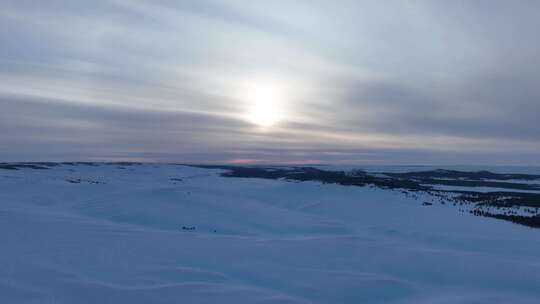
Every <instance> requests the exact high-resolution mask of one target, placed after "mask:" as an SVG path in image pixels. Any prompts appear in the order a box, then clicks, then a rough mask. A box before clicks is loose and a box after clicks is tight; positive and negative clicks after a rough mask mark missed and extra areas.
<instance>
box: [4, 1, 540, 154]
mask: <svg viewBox="0 0 540 304" xmlns="http://www.w3.org/2000/svg"><path fill="white" fill-rule="evenodd" d="M0 8H1V9H0V67H1V69H0V107H1V111H0V140H1V146H2V148H1V149H0V159H1V160H6V161H23V160H109V159H137V160H148V161H176V162H230V163H242V162H244V163H245V162H248V161H249V162H251V163H292V162H296V163H363V164H367V163H422V162H427V163H441V164H442V163H444V164H451V163H459V164H468V163H470V164H477V163H486V164H528V165H531V164H540V158H539V157H538V153H537V152H538V151H539V150H540V124H539V123H538V117H540V86H538V84H537V83H538V79H540V75H539V73H540V72H539V71H540V55H539V54H540V40H538V39H537V38H536V36H537V33H536V31H537V29H538V28H540V4H539V3H538V2H536V1H452V2H448V1H416V2H400V3H386V2H381V1H340V2H339V3H334V2H332V1H317V0H316V1H307V0H306V1H264V2H263V1H250V2H247V1H240V0H230V1H225V0H223V1H219V0H215V1H209V0H205V1H167V0H159V1H145V0H136V1H123V0H110V1H103V0H102V1H91V2H80V1H60V0H55V1H41V2H39V1H24V0H22V1H21V0H19V1H9V0H8V1H4V2H3V3H2V4H0ZM268 84H270V85H271V86H272V87H275V88H276V90H278V91H279V93H280V94H279V96H280V99H282V100H280V101H279V104H280V105H281V107H282V109H280V113H282V117H280V121H279V122H278V123H276V125H274V126H272V127H268V128H262V127H261V126H257V125H254V124H253V123H251V122H250V121H249V119H246V115H247V114H246V113H248V108H249V106H250V100H249V98H247V97H246V88H248V87H250V86H257V85H261V86H265V85H268Z"/></svg>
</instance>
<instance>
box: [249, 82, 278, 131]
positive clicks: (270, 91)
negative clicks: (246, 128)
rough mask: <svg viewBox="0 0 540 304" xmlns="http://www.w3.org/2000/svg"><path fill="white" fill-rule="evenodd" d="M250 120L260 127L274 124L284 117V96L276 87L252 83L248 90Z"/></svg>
mask: <svg viewBox="0 0 540 304" xmlns="http://www.w3.org/2000/svg"><path fill="white" fill-rule="evenodd" d="M245 98H246V101H247V103H248V109H247V113H246V118H247V120H248V121H250V122H252V123H253V124H255V125H258V126H260V127H271V126H274V125H275V124H276V123H278V122H279V121H280V120H281V119H282V112H281V110H282V105H281V103H282V96H280V94H279V90H278V89H277V88H276V87H273V86H270V85H252V86H250V88H249V89H248V90H247V94H246V97H245Z"/></svg>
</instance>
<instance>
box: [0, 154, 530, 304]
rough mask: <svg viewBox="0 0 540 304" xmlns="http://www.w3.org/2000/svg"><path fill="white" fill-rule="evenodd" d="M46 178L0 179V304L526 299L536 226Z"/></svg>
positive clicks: (364, 204)
mask: <svg viewBox="0 0 540 304" xmlns="http://www.w3.org/2000/svg"><path fill="white" fill-rule="evenodd" d="M46 168H49V169H42V170H39V169H36V168H21V169H20V170H2V171H0V244H2V248H1V251H0V302H1V303H130V304H131V303H501V302H506V303H537V302H538V301H537V300H538V298H540V271H539V270H540V235H539V233H540V230H538V229H531V228H528V227H524V226H519V225H515V224H512V223H509V222H504V221H498V220H495V219H490V218H481V217H474V216H472V215H468V214H464V213H458V212H455V210H454V209H453V208H451V207H449V206H444V205H437V204H435V205H431V206H422V205H421V204H420V203H419V201H418V200H416V199H414V198H411V197H409V196H406V195H403V193H401V192H400V191H392V190H382V189H377V188H372V187H369V186H367V187H350V186H340V185H331V184H321V183H319V182H313V181H311V182H287V181H283V180H268V179H248V178H227V177H221V176H220V172H222V171H220V170H212V169H202V168H193V167H186V166H178V165H148V164H146V165H129V164H99V165H91V164H65V165H61V166H49V167H46ZM431 199H433V198H431V197H429V196H427V195H426V196H425V197H422V198H421V200H420V201H430V200H431Z"/></svg>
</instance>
